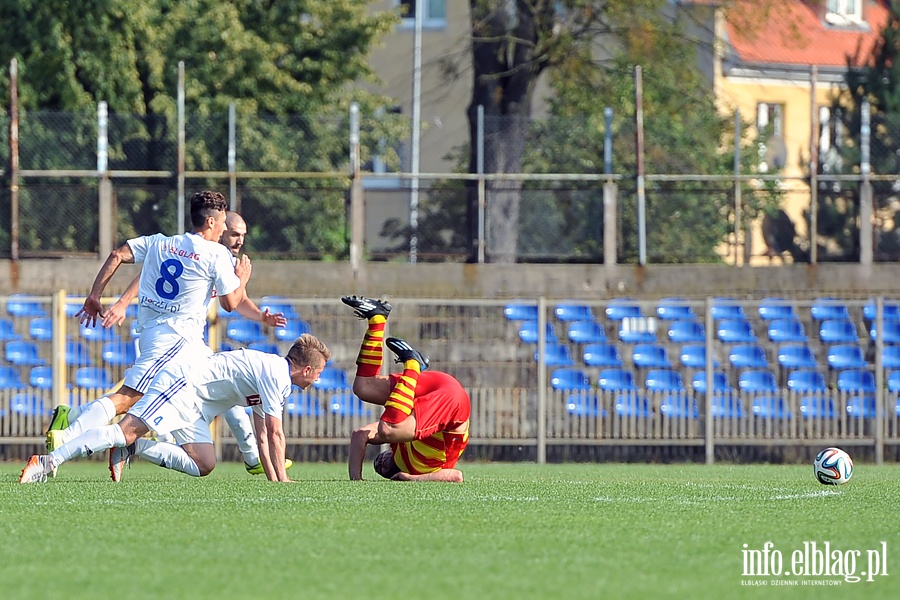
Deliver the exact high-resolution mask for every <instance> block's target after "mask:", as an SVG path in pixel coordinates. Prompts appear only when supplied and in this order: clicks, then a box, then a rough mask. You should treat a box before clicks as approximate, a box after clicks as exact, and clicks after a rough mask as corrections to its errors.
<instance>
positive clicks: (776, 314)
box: [757, 298, 797, 321]
mask: <svg viewBox="0 0 900 600" xmlns="http://www.w3.org/2000/svg"><path fill="white" fill-rule="evenodd" d="M757 312H758V313H759V318H760V319H762V320H764V321H776V320H785V319H787V320H796V319H797V312H796V311H795V310H794V307H793V305H792V304H791V303H790V302H788V301H787V300H785V299H784V298H763V299H762V300H760V302H759V307H758V308H757Z"/></svg>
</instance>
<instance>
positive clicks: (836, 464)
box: [813, 448, 853, 485]
mask: <svg viewBox="0 0 900 600" xmlns="http://www.w3.org/2000/svg"><path fill="white" fill-rule="evenodd" d="M813 472H814V473H815V474H816V479H818V480H819V483H821V484H824V485H843V484H845V483H847V482H848V481H850V477H851V476H852V475H853V459H851V458H850V455H849V454H847V453H846V452H844V451H843V450H841V449H840V448H825V449H824V450H822V451H821V452H819V453H818V454H817V455H816V459H815V460H814V461H813Z"/></svg>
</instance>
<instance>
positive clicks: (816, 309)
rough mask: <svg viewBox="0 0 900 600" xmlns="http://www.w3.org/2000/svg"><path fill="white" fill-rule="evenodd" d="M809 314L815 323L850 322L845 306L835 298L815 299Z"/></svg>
mask: <svg viewBox="0 0 900 600" xmlns="http://www.w3.org/2000/svg"><path fill="white" fill-rule="evenodd" d="M810 314H811V315H812V318H813V319H815V320H816V321H830V320H841V321H849V320H850V310H849V309H848V308H847V305H846V304H845V303H844V302H843V301H841V300H837V299H835V298H816V299H815V300H814V301H813V304H812V307H811V308H810Z"/></svg>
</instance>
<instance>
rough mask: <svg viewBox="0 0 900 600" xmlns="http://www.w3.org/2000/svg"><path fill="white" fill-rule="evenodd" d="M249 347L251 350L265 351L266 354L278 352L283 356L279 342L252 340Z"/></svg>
mask: <svg viewBox="0 0 900 600" xmlns="http://www.w3.org/2000/svg"><path fill="white" fill-rule="evenodd" d="M247 347H248V348H249V349H250V350H258V351H260V352H265V353H266V354H276V355H278V356H281V350H279V349H278V344H275V343H273V342H252V343H251V344H250V345H248V346H247Z"/></svg>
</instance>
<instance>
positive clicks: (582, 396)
mask: <svg viewBox="0 0 900 600" xmlns="http://www.w3.org/2000/svg"><path fill="white" fill-rule="evenodd" d="M566 411H568V413H569V414H570V415H572V416H573V417H605V416H606V410H605V409H603V407H602V406H601V401H600V398H599V397H598V396H597V395H596V394H592V393H590V392H577V393H574V394H569V396H568V397H567V398H566Z"/></svg>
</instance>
